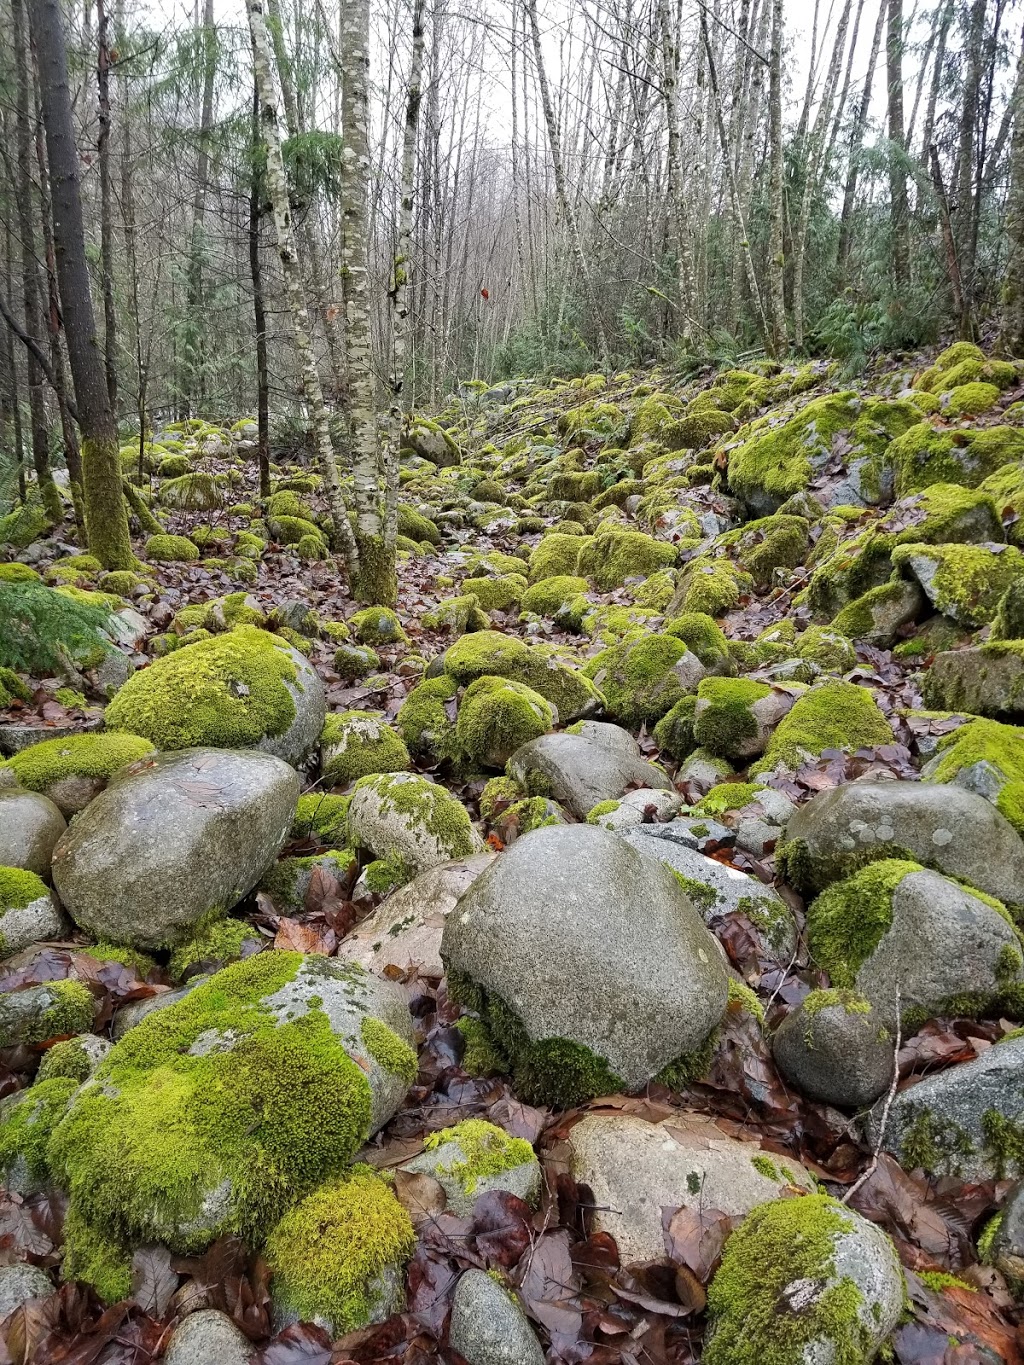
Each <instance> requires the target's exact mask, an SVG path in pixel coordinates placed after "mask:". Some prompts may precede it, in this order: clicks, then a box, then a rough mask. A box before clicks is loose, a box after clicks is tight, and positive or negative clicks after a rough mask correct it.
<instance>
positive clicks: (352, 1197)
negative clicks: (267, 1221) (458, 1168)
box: [266, 1166, 416, 1336]
mask: <svg viewBox="0 0 1024 1365" xmlns="http://www.w3.org/2000/svg"><path fill="white" fill-rule="evenodd" d="M415 1245H416V1236H415V1233H414V1232H413V1227H412V1222H411V1220H410V1218H409V1215H408V1214H407V1213H406V1211H405V1209H404V1208H403V1207H402V1205H401V1204H399V1202H398V1200H397V1199H396V1198H395V1196H394V1193H393V1192H392V1190H391V1186H390V1185H389V1184H388V1183H387V1182H386V1181H385V1180H383V1179H382V1178H381V1177H380V1176H379V1175H378V1174H377V1173H376V1172H375V1171H373V1170H372V1169H371V1168H370V1167H369V1166H354V1167H353V1168H352V1170H351V1171H350V1172H349V1173H348V1174H347V1175H346V1176H344V1177H343V1178H341V1179H339V1180H336V1181H333V1182H332V1183H331V1184H328V1185H326V1186H324V1187H323V1188H322V1189H320V1190H317V1191H316V1192H315V1193H314V1194H311V1195H310V1196H309V1197H308V1198H306V1199H304V1200H303V1201H302V1202H301V1203H300V1204H298V1205H297V1206H296V1207H295V1208H294V1209H292V1210H291V1211H290V1212H288V1213H286V1214H285V1216H284V1217H283V1218H282V1219H281V1221H280V1223H278V1225H277V1227H275V1228H274V1230H273V1232H272V1233H271V1235H270V1237H269V1239H268V1241H267V1248H266V1257H267V1260H268V1262H269V1264H270V1266H271V1269H272V1271H273V1275H274V1297H275V1300H277V1301H278V1302H279V1303H280V1305H281V1306H282V1307H284V1308H285V1309H287V1310H289V1311H290V1312H291V1313H294V1314H295V1315H296V1316H297V1317H298V1318H299V1319H300V1320H301V1321H305V1322H309V1321H312V1320H314V1319H318V1318H319V1319H323V1320H326V1321H327V1322H329V1323H330V1324H331V1331H332V1335H339V1336H340V1335H342V1334H343V1333H345V1332H348V1331H351V1330H353V1329H355V1328H357V1327H364V1326H366V1324H367V1322H368V1321H369V1320H370V1317H371V1316H372V1313H373V1310H374V1308H375V1306H376V1305H375V1302H374V1298H375V1293H377V1292H379V1286H378V1282H379V1279H380V1277H381V1276H382V1274H384V1272H386V1271H388V1270H390V1269H392V1268H396V1267H401V1265H402V1264H403V1263H404V1262H405V1261H406V1260H408V1258H409V1257H410V1256H411V1255H412V1252H413V1250H414V1248H415Z"/></svg>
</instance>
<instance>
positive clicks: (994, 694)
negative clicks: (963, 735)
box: [924, 641, 1024, 725]
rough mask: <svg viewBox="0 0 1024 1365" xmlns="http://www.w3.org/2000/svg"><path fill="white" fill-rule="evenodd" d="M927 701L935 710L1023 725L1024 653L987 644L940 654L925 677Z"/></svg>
mask: <svg viewBox="0 0 1024 1365" xmlns="http://www.w3.org/2000/svg"><path fill="white" fill-rule="evenodd" d="M1014 643H1016V644H1019V643H1020V642H1019V641H1015V642H1014ZM924 700H925V705H926V706H930V707H931V708H932V709H933V710H936V711H968V712H970V714H971V715H974V716H995V717H997V718H998V719H999V720H1007V721H1010V722H1012V723H1013V724H1015V725H1017V724H1020V721H1021V718H1022V717H1024V653H1021V652H1019V651H1018V650H1016V649H1014V648H1013V647H1012V645H1002V644H988V645H976V646H974V647H973V648H971V649H957V650H949V651H948V652H946V653H944V654H937V655H936V656H935V659H934V661H933V662H932V666H931V667H930V668H929V669H928V672H927V673H926V674H925V681H924Z"/></svg>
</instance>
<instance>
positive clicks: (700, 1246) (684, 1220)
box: [661, 1207, 736, 1284]
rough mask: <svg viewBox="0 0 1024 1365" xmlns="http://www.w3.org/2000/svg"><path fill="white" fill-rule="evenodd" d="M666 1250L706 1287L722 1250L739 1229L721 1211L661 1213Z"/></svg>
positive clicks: (673, 1259) (677, 1263)
mask: <svg viewBox="0 0 1024 1365" xmlns="http://www.w3.org/2000/svg"><path fill="white" fill-rule="evenodd" d="M661 1223H662V1227H663V1229H664V1232H665V1249H666V1251H667V1252H668V1255H669V1258H670V1259H671V1260H672V1261H673V1262H674V1263H675V1264H676V1265H677V1266H685V1267H686V1269H687V1270H690V1271H692V1272H693V1274H694V1275H696V1277H697V1279H698V1281H699V1282H700V1283H701V1284H707V1283H708V1282H709V1280H710V1279H711V1276H712V1275H713V1274H714V1272H715V1269H716V1268H717V1266H718V1262H719V1261H720V1260H721V1256H722V1248H723V1247H724V1246H725V1243H726V1241H727V1240H728V1238H729V1234H730V1233H731V1232H732V1230H733V1228H734V1227H735V1226H736V1219H734V1218H730V1216H729V1215H728V1214H727V1213H723V1212H722V1210H721V1209H706V1208H703V1207H698V1208H681V1209H662V1211H661Z"/></svg>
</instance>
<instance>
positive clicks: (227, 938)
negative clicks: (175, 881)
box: [168, 919, 260, 981]
mask: <svg viewBox="0 0 1024 1365" xmlns="http://www.w3.org/2000/svg"><path fill="white" fill-rule="evenodd" d="M259 942H260V936H259V934H258V932H257V931H256V930H255V929H253V927H252V925H251V924H246V923H245V921H244V920H240V919H214V920H211V921H210V922H209V923H207V924H204V925H201V926H200V927H199V929H198V930H197V932H196V933H195V934H193V936H192V937H191V938H190V939H189V940H188V942H187V943H182V944H180V945H179V946H178V947H177V948H175V950H174V952H173V953H172V954H171V961H170V964H169V966H168V971H169V972H170V974H171V976H172V977H173V978H174V980H175V981H180V980H181V979H182V978H183V977H184V976H185V975H186V974H187V973H188V971H189V969H190V968H192V967H194V966H196V964H197V963H200V962H202V963H208V962H216V963H218V964H219V965H220V966H221V967H226V966H227V965H228V963H230V962H237V961H238V959H239V958H240V957H241V956H242V948H243V946H244V945H245V944H246V943H249V944H252V945H256V944H258V943H259Z"/></svg>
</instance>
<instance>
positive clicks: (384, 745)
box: [320, 711, 410, 787]
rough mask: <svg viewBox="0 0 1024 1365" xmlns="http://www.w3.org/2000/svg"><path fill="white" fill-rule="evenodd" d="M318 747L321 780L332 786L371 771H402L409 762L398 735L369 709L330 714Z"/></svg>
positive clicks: (339, 784)
mask: <svg viewBox="0 0 1024 1365" xmlns="http://www.w3.org/2000/svg"><path fill="white" fill-rule="evenodd" d="M320 746H321V750H322V755H323V757H322V768H323V775H324V780H325V781H326V782H327V783H328V784H329V785H331V786H338V787H344V786H348V784H349V783H350V782H354V781H356V779H357V778H360V777H366V776H367V775H368V774H370V773H396V772H404V771H406V769H408V767H409V763H410V759H409V751H408V749H407V748H406V746H405V743H404V741H403V740H402V738H401V736H400V735H398V734H396V733H395V731H394V730H392V728H391V727H390V726H389V725H388V724H386V722H385V720H384V717H383V716H380V715H375V714H374V713H373V712H372V711H341V712H338V713H335V714H332V715H329V716H328V717H327V720H326V721H325V723H324V728H323V731H322V733H321V735H320Z"/></svg>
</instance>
